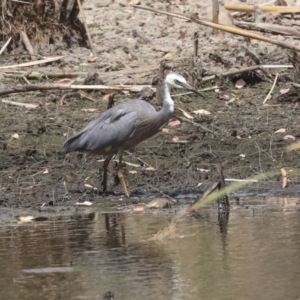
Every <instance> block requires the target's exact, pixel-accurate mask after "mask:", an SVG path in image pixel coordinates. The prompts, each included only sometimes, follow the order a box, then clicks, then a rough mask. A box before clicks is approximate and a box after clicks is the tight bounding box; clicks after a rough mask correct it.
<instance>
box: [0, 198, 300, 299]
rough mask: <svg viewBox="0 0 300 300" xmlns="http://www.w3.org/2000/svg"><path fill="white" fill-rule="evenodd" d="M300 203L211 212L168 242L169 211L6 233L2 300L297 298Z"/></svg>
mask: <svg viewBox="0 0 300 300" xmlns="http://www.w3.org/2000/svg"><path fill="white" fill-rule="evenodd" d="M298 202H299V201H298V200H297V199H296V200H295V201H294V202H289V200H287V199H285V200H279V199H278V201H277V200H276V199H275V200H274V199H273V201H272V205H270V203H269V202H268V201H265V202H264V203H260V204H257V203H256V204H255V205H252V204H251V203H253V202H251V201H250V203H246V202H243V201H242V202H240V203H239V205H233V206H232V209H231V212H230V215H229V220H228V222H225V221H218V215H217V212H216V208H215V207H210V208H206V209H205V210H202V212H201V214H202V218H200V219H196V218H194V217H186V218H182V219H181V220H180V222H178V223H177V225H176V231H175V238H173V239H170V240H167V241H166V240H165V241H164V242H153V241H152V242H149V241H147V240H148V239H149V238H151V237H152V236H153V235H154V234H155V233H157V232H158V231H159V230H160V229H163V228H164V227H166V226H167V225H168V222H169V221H170V220H171V217H172V216H173V212H172V211H156V212H155V213H153V212H151V213H140V214H130V213H120V214H102V213H101V212H100V211H99V212H96V214H95V215H94V216H93V215H92V216H89V218H81V219H80V218H65V219H63V220H57V219H53V220H52V221H46V222H35V223H34V222H33V223H26V224H18V225H17V224H12V225H10V226H3V227H1V228H0V234H1V238H0V265H1V268H0V286H1V299H31V300H32V299H102V298H103V294H104V293H105V292H107V291H111V292H112V293H114V299H122V300H126V299H130V300H132V299H155V300H160V299H164V300H165V299H264V300H268V299H272V300H274V299H299V297H300V285H299V281H300V268H299V266H300V214H299V209H298V207H297V203H298ZM99 210H100V208H99Z"/></svg>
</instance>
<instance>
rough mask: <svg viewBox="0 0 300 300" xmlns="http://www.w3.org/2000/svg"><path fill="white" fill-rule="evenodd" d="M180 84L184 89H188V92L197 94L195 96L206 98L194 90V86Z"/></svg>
mask: <svg viewBox="0 0 300 300" xmlns="http://www.w3.org/2000/svg"><path fill="white" fill-rule="evenodd" d="M179 84H180V85H181V86H182V87H183V88H184V89H186V90H188V91H190V92H193V93H195V94H198V95H200V96H201V97H203V98H204V96H203V94H202V93H200V92H199V91H197V90H196V89H194V88H193V87H192V86H190V85H189V84H187V83H184V82H180V83H179Z"/></svg>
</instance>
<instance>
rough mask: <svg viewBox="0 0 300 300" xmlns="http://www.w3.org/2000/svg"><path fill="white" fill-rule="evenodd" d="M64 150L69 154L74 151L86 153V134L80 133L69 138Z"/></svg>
mask: <svg viewBox="0 0 300 300" xmlns="http://www.w3.org/2000/svg"><path fill="white" fill-rule="evenodd" d="M63 148H64V149H65V151H66V152H67V153H68V152H74V151H84V150H87V149H86V139H85V135H84V132H82V131H81V132H78V133H76V134H75V135H73V136H71V137H70V138H68V139H67V140H66V141H65V142H64V144H63Z"/></svg>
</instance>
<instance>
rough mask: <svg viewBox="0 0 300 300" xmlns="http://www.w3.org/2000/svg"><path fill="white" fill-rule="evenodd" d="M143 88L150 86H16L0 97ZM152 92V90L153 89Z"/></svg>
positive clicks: (2, 93) (138, 90)
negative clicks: (52, 91)
mask: <svg viewBox="0 0 300 300" xmlns="http://www.w3.org/2000/svg"><path fill="white" fill-rule="evenodd" d="M144 88H151V89H153V88H152V87H151V86H150V85H124V86H120V85H118V86H107V85H63V84H53V85H24V86H16V87H13V88H10V89H8V90H4V91H0V96H3V95H8V94H14V93H23V92H33V91H46V90H100V91H101V90H102V91H108V90H109V91H130V92H140V91H141V90H142V89H144ZM153 90H154V89H153Z"/></svg>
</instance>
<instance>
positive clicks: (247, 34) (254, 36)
mask: <svg viewBox="0 0 300 300" xmlns="http://www.w3.org/2000/svg"><path fill="white" fill-rule="evenodd" d="M133 6H134V7H135V8H140V9H144V10H148V11H152V12H155V13H158V14H162V15H167V16H172V17H175V18H179V19H182V20H186V21H190V22H194V23H197V24H200V25H204V26H208V27H212V28H215V29H220V30H223V31H226V32H229V33H232V34H236V35H241V36H245V37H249V38H252V39H257V40H260V41H264V42H266V43H269V44H274V45H277V46H280V47H283V48H287V49H292V50H297V51H300V47H299V46H295V45H292V44H289V43H286V42H281V41H277V40H275V39H272V38H269V37H266V36H263V35H260V34H256V33H253V32H248V31H246V30H243V29H239V28H236V27H232V26H227V25H222V24H216V23H213V22H211V21H208V20H205V19H201V18H195V17H192V18H188V17H186V16H184V15H181V14H176V13H168V12H165V11H162V10H158V9H153V8H151V7H148V6H142V5H133ZM280 7H282V6H280ZM299 10H300V8H299Z"/></svg>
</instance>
